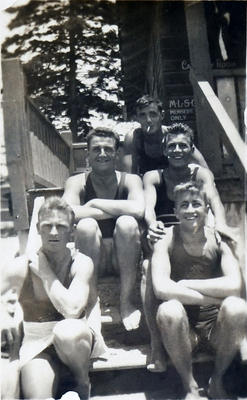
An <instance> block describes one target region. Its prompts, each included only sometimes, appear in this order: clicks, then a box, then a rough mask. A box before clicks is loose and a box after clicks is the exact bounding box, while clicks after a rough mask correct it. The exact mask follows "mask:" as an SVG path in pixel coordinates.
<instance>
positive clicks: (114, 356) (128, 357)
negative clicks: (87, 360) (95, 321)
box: [90, 345, 149, 371]
mask: <svg viewBox="0 0 247 400" xmlns="http://www.w3.org/2000/svg"><path fill="white" fill-rule="evenodd" d="M148 351H149V346H148V345H142V346H138V347H132V346H124V347H122V348H113V347H109V348H108V351H107V352H106V354H105V355H104V357H102V358H98V359H95V360H92V362H91V366H90V371H106V370H109V371H110V370H120V369H132V368H145V367H146V364H147V354H148Z"/></svg>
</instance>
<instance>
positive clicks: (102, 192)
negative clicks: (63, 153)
mask: <svg viewBox="0 0 247 400" xmlns="http://www.w3.org/2000/svg"><path fill="white" fill-rule="evenodd" d="M136 115H137V120H138V122H139V123H140V128H138V129H136V130H135V131H134V132H132V133H131V135H129V134H127V135H126V137H125V160H124V161H125V165H126V170H127V171H128V172H120V171H117V170H116V159H117V156H118V147H119V137H118V135H117V134H116V133H115V132H114V131H112V130H111V129H106V128H97V129H94V130H92V131H91V132H90V133H89V134H88V136H87V142H88V157H89V164H90V167H91V170H90V172H85V173H80V174H77V175H74V176H71V177H70V178H69V179H68V180H67V182H66V183H65V190H64V194H63V197H62V198H56V197H53V198H49V199H47V200H46V201H45V203H44V204H43V205H42V206H41V208H40V210H39V215H38V223H37V230H38V232H39V234H40V237H41V243H42V245H41V248H40V249H39V250H38V252H37V254H36V255H35V256H32V257H31V259H30V258H28V257H27V256H22V257H20V258H18V259H15V260H14V261H13V264H12V265H10V266H9V268H8V271H7V273H6V274H5V275H4V281H3V282H4V285H3V287H2V293H3V299H6V301H5V303H6V304H8V305H10V304H11V306H12V310H11V314H10V313H9V312H8V311H6V310H7V307H3V308H4V310H5V311H4V312H5V314H4V313H3V314H2V315H4V317H3V322H4V329H3V332H2V339H3V340H2V345H3V346H5V350H6V354H8V356H6V360H4V361H5V362H6V371H7V367H8V368H9V371H11V369H10V368H11V365H13V364H12V363H14V362H16V360H17V359H18V356H17V355H16V351H15V352H14V347H15V346H14V345H15V344H16V342H17V341H16V338H17V337H20V332H19V327H20V320H21V318H17V317H16V315H17V314H18V313H19V311H18V310H19V306H18V305H19V303H20V304H21V306H22V310H23V331H24V333H23V339H22V345H21V349H20V366H21V388H22V395H23V397H24V398H30V399H31V398H32V399H44V398H58V397H57V396H59V395H60V394H58V393H59V389H60V388H61V379H62V377H63V374H64V373H66V372H68V371H69V372H70V373H72V376H73V391H75V392H76V393H78V395H79V397H80V398H81V399H88V398H89V396H90V382H89V376H88V369H89V360H90V358H94V357H99V356H102V355H103V354H104V353H105V352H106V351H107V348H106V346H105V343H104V339H103V337H102V335H101V324H100V306H99V299H98V295H97V278H98V277H99V276H101V275H104V274H105V273H106V272H108V271H109V270H117V271H118V273H119V275H120V315H121V319H122V322H123V325H124V327H125V329H126V330H127V331H130V330H134V329H137V328H138V327H139V323H140V318H141V311H140V310H138V309H137V307H136V305H135V304H134V301H133V297H134V294H135V293H134V291H135V287H136V286H135V282H136V273H137V268H138V265H139V264H140V260H141V253H143V259H144V261H143V274H142V282H141V296H142V301H143V310H144V314H145V317H146V321H147V325H148V328H149V331H150V338H151V356H150V360H149V363H148V369H149V370H150V371H155V372H156V371H164V370H165V369H166V360H167V355H168V356H169V357H170V359H171V361H172V363H173V365H174V366H175V368H176V370H177V371H178V373H179V375H180V376H181V379H182V383H183V386H184V389H185V392H186V399H187V400H188V399H196V398H199V396H200V395H199V389H198V385H197V383H196V381H195V379H194V376H193V372H192V351H193V349H194V348H195V347H196V346H197V345H198V344H199V343H200V342H201V341H207V342H208V344H210V345H212V347H213V348H214V349H215V353H216V355H215V368H214V372H213V375H212V377H211V380H210V383H209V394H210V396H211V397H212V398H215V399H223V398H229V394H228V393H226V391H225V389H224V386H223V375H224V373H225V371H226V369H227V368H228V366H229V365H230V363H231V361H232V360H233V358H234V357H235V355H236V354H237V352H238V351H240V353H241V357H242V360H243V361H247V354H246V353H247V329H246V328H247V306H246V303H245V301H244V300H243V299H241V298H240V291H241V286H242V279H241V274H240V269H239V265H238V260H237V257H236V254H235V252H234V248H233V246H232V245H231V241H230V240H229V236H230V235H231V233H230V230H229V228H228V227H227V225H226V218H225V212H224V207H223V205H222V203H221V200H220V197H219V194H218V192H217V189H216V187H215V184H214V178H213V175H212V173H211V172H210V170H209V169H208V167H207V164H206V162H205V160H204V158H203V156H202V155H201V153H200V152H199V150H198V149H196V147H195V146H194V144H193V132H192V130H191V129H190V128H189V127H188V126H187V125H184V124H180V123H178V124H173V125H171V126H163V125H162V120H163V111H162V105H161V103H160V102H159V101H158V100H156V99H153V98H151V97H150V96H143V97H142V98H140V99H139V100H138V101H137V104H136ZM209 209H210V210H211V213H212V214H213V215H214V220H215V226H214V227H210V226H208V223H207V222H208V211H209ZM74 226H75V232H74V237H75V249H70V248H69V247H68V246H67V244H68V242H70V240H71V233H72V231H73V229H74ZM110 264H111V265H110ZM13 294H14V296H15V299H14V301H13V299H12V300H11V295H13ZM17 299H19V302H18V301H17ZM154 311H155V312H154ZM18 315H19V314H18ZM12 354H13V356H12ZM7 363H8V364H7ZM17 375H18V374H17ZM16 379H18V377H17V378H16ZM14 386H16V387H15V389H16V388H17V392H18V385H15V384H14V381H12V388H13V389H14ZM6 392H7V389H6ZM12 393H14V392H12ZM8 395H9V393H8ZM15 396H17V398H18V394H16V393H15ZM7 397H8V396H7V395H6V398H7ZM12 397H13V398H14V394H12Z"/></svg>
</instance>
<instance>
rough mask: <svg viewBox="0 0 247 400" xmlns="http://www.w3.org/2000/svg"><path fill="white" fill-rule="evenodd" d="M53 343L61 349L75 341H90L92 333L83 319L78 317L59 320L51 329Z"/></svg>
mask: <svg viewBox="0 0 247 400" xmlns="http://www.w3.org/2000/svg"><path fill="white" fill-rule="evenodd" d="M53 335H54V339H53V341H54V345H55V347H56V346H58V347H59V348H60V349H61V350H63V349H64V350H65V349H66V348H67V347H71V346H73V345H74V344H75V343H76V342H79V341H80V342H81V341H83V340H84V341H85V342H88V343H90V342H91V340H92V335H91V332H90V329H89V327H88V325H87V323H86V322H85V321H82V320H79V319H65V320H62V321H59V322H58V323H57V324H56V326H55V327H54V329H53Z"/></svg>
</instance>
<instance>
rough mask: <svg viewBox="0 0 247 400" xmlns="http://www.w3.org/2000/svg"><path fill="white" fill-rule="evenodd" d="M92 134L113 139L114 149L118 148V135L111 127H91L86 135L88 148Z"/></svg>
mask: <svg viewBox="0 0 247 400" xmlns="http://www.w3.org/2000/svg"><path fill="white" fill-rule="evenodd" d="M94 136H98V137H107V138H111V139H113V140H114V141H115V146H116V150H117V149H118V148H119V145H120V138H119V135H118V133H117V132H116V131H114V130H113V129H111V128H108V127H103V126H102V127H101V126H99V127H97V128H95V129H91V131H90V132H89V133H88V135H87V137H86V140H87V145H88V148H89V147H90V143H91V141H92V138H93V137H94Z"/></svg>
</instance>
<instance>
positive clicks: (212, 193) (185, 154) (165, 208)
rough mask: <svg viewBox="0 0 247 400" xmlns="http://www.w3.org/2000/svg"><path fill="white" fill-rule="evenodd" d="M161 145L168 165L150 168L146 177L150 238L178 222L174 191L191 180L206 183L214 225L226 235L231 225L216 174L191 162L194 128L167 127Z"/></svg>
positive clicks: (144, 178) (157, 237) (185, 126)
mask: <svg viewBox="0 0 247 400" xmlns="http://www.w3.org/2000/svg"><path fill="white" fill-rule="evenodd" d="M162 148H163V152H164V155H165V156H166V157H167V159H168V167H167V168H164V169H161V170H156V171H149V172H147V173H146V174H145V175H144V177H143V184H144V196H145V204H146V208H145V220H146V223H147V226H148V237H149V238H150V240H151V241H156V240H158V239H159V238H160V237H161V236H162V234H164V233H165V230H164V227H165V224H166V223H167V224H168V223H171V222H174V221H175V219H174V209H173V208H174V199H173V190H174V187H175V186H176V185H177V184H179V183H181V182H188V181H194V182H200V183H201V184H202V185H203V187H204V190H205V191H206V192H207V196H208V199H209V203H210V208H211V211H212V213H213V214H214V218H215V228H216V229H217V230H219V231H220V232H224V233H225V234H226V233H227V232H228V231H229V228H228V227H227V225H226V218H225V210H224V207H223V204H222V203H221V200H220V197H219V194H218V192H217V189H216V186H215V183H214V177H213V174H212V173H211V171H210V170H209V169H208V168H204V167H202V166H200V165H198V164H195V163H191V155H192V154H193V152H194V144H193V131H192V130H191V129H190V128H189V127H188V126H187V125H185V124H181V123H175V124H172V125H171V126H169V127H167V133H166V136H165V138H164V141H163V143H162ZM167 215H169V218H167V217H166V216H167ZM172 215H173V217H172ZM161 216H162V218H161ZM172 218H173V221H172ZM161 219H162V221H163V222H162V221H161Z"/></svg>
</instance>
